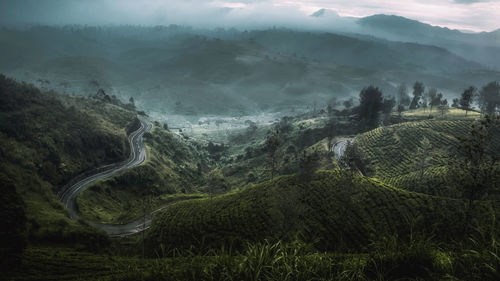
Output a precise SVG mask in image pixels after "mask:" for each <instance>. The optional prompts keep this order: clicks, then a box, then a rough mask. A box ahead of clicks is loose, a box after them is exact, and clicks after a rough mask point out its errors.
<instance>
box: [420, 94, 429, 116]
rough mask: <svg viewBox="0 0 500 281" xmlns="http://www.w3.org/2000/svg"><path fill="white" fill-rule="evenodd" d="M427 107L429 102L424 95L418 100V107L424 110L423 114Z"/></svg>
mask: <svg viewBox="0 0 500 281" xmlns="http://www.w3.org/2000/svg"><path fill="white" fill-rule="evenodd" d="M428 105H429V100H428V98H427V95H426V94H424V95H422V98H421V99H420V104H419V106H420V107H422V108H423V109H424V112H425V110H426V109H427V106H428Z"/></svg>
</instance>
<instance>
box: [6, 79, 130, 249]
mask: <svg viewBox="0 0 500 281" xmlns="http://www.w3.org/2000/svg"><path fill="white" fill-rule="evenodd" d="M134 120H135V113H134V112H131V111H127V110H124V109H122V108H119V107H116V106H114V105H110V104H105V103H102V102H100V101H97V100H93V99H85V98H72V97H67V96H59V95H57V94H56V93H47V92H43V91H40V90H39V89H37V88H35V87H33V86H32V85H28V84H21V83H17V82H15V81H14V80H11V79H9V78H6V77H4V76H0V121H1V122H0V142H1V143H2V146H0V159H1V161H0V178H1V179H2V180H6V181H8V182H9V183H11V184H13V185H14V186H15V189H16V191H17V193H19V194H20V196H21V198H22V200H23V201H24V203H25V212H26V216H27V219H28V223H27V232H28V235H29V237H30V241H38V240H42V241H45V240H50V241H58V242H64V241H67V242H70V241H73V243H75V242H78V241H79V242H83V243H87V244H92V243H94V242H93V241H92V239H89V238H88V237H87V238H85V239H80V238H81V237H80V236H81V235H87V234H88V235H93V234H92V233H93V230H91V229H90V228H88V226H86V225H85V224H81V223H79V222H75V221H72V220H70V219H69V218H68V216H67V213H66V211H65V210H64V207H63V206H62V204H61V203H60V202H59V199H58V198H57V196H56V193H57V192H58V191H59V189H60V188H61V187H62V185H63V184H65V183H66V182H67V181H68V180H69V179H71V178H72V177H74V176H76V175H78V174H79V173H81V172H83V171H86V170H88V169H91V168H95V167H98V166H102V165H105V164H109V163H114V162H118V161H121V160H125V159H126V158H127V157H128V153H129V146H128V143H127V138H126V135H127V129H131V128H129V127H130V126H132V125H133V124H134ZM1 186H2V187H3V186H5V185H4V184H2V185H1ZM85 233H87V234H85ZM79 237H80V238H79ZM85 240H87V241H85ZM91 247H98V244H95V245H92V246H91Z"/></svg>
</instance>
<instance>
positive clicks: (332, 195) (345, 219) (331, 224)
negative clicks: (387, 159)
mask: <svg viewBox="0 0 500 281" xmlns="http://www.w3.org/2000/svg"><path fill="white" fill-rule="evenodd" d="M461 206H462V203H461V201H458V200H447V199H441V198H438V197H432V196H427V195H423V194H418V193H412V192H407V191H403V190H400V189H396V188H393V187H391V186H388V185H385V184H383V183H381V182H379V181H376V180H372V179H368V178H361V177H357V176H356V177H354V178H352V177H351V176H349V175H348V174H346V173H341V172H339V171H320V172H318V173H316V175H315V176H314V177H313V179H312V180H311V181H310V182H309V183H306V182H301V181H300V180H298V179H297V177H295V176H282V177H279V178H278V179H276V180H274V181H268V182H265V183H262V184H258V185H255V186H249V187H247V188H246V189H244V190H242V191H239V192H237V193H232V194H227V195H223V196H219V197H216V198H214V199H213V200H209V199H197V200H191V201H189V202H180V203H178V204H176V205H174V206H171V207H170V208H168V209H166V210H165V211H163V212H162V213H160V214H158V215H157V216H156V217H155V218H154V221H153V226H152V228H151V229H150V230H149V232H148V234H147V235H148V240H149V243H151V245H163V246H162V247H165V248H169V247H171V245H175V246H176V247H180V246H184V247H187V246H190V245H193V246H195V247H201V248H203V247H207V246H208V247H212V246H215V247H219V246H220V245H221V244H224V243H227V244H232V245H233V246H238V245H242V244H243V245H244V243H245V241H260V240H263V239H265V238H271V237H282V238H283V237H285V238H286V237H290V236H294V235H295V234H296V233H297V231H299V233H301V237H302V239H306V240H307V241H315V246H316V247H318V249H325V250H326V249H330V250H331V249H337V248H338V247H343V246H346V245H347V246H349V247H351V249H356V248H360V247H363V246H362V245H366V243H367V242H368V241H370V239H371V238H373V237H375V236H380V235H384V234H388V233H393V234H394V233H399V234H401V235H404V234H408V233H409V231H410V230H409V228H410V225H411V224H412V223H413V226H414V227H415V229H420V230H421V231H429V232H430V231H433V230H438V229H447V230H451V229H454V227H456V226H455V225H454V223H456V222H457V221H458V220H459V219H460V212H457V210H460V209H461V208H462V207H461ZM448 233H449V232H448ZM439 234H440V232H439V231H437V232H435V235H439Z"/></svg>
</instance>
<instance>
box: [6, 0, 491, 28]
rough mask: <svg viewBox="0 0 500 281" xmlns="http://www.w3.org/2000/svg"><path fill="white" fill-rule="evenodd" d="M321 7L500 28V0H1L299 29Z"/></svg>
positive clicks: (42, 11)
mask: <svg viewBox="0 0 500 281" xmlns="http://www.w3.org/2000/svg"><path fill="white" fill-rule="evenodd" d="M322 8H325V9H331V10H333V11H336V12H337V13H338V14H339V15H340V16H342V17H365V16H370V15H373V14H389V15H399V16H404V17H407V18H411V19H415V20H419V21H421V22H424V23H428V24H432V25H437V26H443V27H448V28H451V29H459V30H468V31H476V32H479V31H493V30H496V29H499V28H500V0H378V1H374V0H351V1H346V0H297V1H295V0H142V1H139V0H0V22H2V23H29V24H89V25H94V24H142V25H158V24H165V25H166V24H182V25H192V26H202V27H231V26H234V27H253V26H258V27H260V26H291V27H297V26H308V25H314V24H318V23H317V22H316V23H313V19H311V17H309V15H310V14H312V13H314V12H315V11H317V10H319V9H322ZM331 15H335V13H332V14H331Z"/></svg>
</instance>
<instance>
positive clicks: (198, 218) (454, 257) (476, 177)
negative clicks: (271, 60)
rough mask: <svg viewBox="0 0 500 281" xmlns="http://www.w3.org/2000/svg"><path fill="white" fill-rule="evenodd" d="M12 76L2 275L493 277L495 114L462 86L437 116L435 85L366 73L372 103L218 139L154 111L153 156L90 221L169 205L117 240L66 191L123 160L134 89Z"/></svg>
mask: <svg viewBox="0 0 500 281" xmlns="http://www.w3.org/2000/svg"><path fill="white" fill-rule="evenodd" d="M0 78H1V81H0V82H1V83H0V94H1V95H0V96H1V100H0V106H1V111H0V114H1V115H0V117H1V121H2V122H1V123H2V124H1V125H0V126H1V127H0V129H1V131H0V137H1V140H2V144H3V146H2V148H1V150H0V156H1V157H2V162H1V164H0V165H1V168H2V169H1V172H0V181H1V183H2V188H3V194H4V196H3V197H2V200H3V201H2V202H1V203H2V204H1V206H2V219H3V220H5V221H6V222H5V225H6V226H8V231H3V232H0V235H2V244H1V251H2V254H5V255H6V256H7V255H8V256H9V259H8V261H9V262H10V265H15V266H10V265H9V264H7V266H6V267H4V268H5V269H3V272H5V276H7V278H8V277H9V276H12V277H13V279H14V280H40V279H43V280H50V279H85V280H92V279H100V280H117V279H118V280H162V279H166V280H373V279H378V280H396V279H401V278H415V279H419V278H420V279H425V280H450V279H451V280H454V279H465V280H488V279H491V280H493V279H495V278H498V272H500V260H499V259H498V254H499V253H500V251H499V248H498V245H497V239H498V237H499V236H498V231H499V229H498V226H497V224H496V222H495V218H496V216H498V206H497V205H498V203H497V202H498V201H497V200H496V195H495V192H496V191H497V188H498V186H497V183H498V179H497V177H498V174H500V173H498V163H497V162H496V159H497V158H496V157H497V154H498V147H499V145H500V143H499V141H498V140H499V138H498V134H499V133H500V130H499V129H498V121H499V120H498V118H497V117H495V116H493V117H486V118H482V119H480V120H478V119H477V118H478V115H479V113H477V112H475V110H476V109H475V108H473V107H472V105H471V104H472V103H469V102H468V101H467V95H463V97H462V102H461V101H458V102H457V107H460V108H462V109H463V110H459V109H452V110H450V109H446V110H442V111H441V110H440V111H437V110H436V108H434V112H435V113H434V114H435V115H432V112H433V111H432V109H431V108H430V106H431V105H430V104H431V103H432V104H433V106H436V107H438V108H439V107H440V106H441V109H442V108H446V107H447V102H446V103H445V102H444V100H443V97H442V95H440V94H439V93H438V92H437V91H434V90H432V89H430V90H429V91H427V93H425V92H424V85H423V83H420V82H417V83H415V85H414V95H413V99H412V98H410V97H409V96H408V98H406V99H405V101H404V102H403V101H401V99H399V98H398V100H395V99H394V98H392V97H388V96H384V95H383V93H382V92H381V90H380V89H378V88H375V87H366V88H364V89H363V90H362V91H361V93H360V100H359V105H357V104H356V105H354V104H353V101H352V100H351V101H349V100H347V101H344V102H343V103H342V104H343V106H344V108H343V109H342V110H339V106H340V105H339V102H337V101H335V100H330V101H329V103H328V107H327V108H326V110H323V109H320V110H316V109H314V110H313V111H312V112H308V113H303V114H297V115H296V116H294V117H283V118H281V120H280V121H279V122H276V123H274V124H269V125H264V126H261V125H259V126H257V125H256V124H252V122H248V125H249V126H248V128H245V129H243V130H239V131H237V132H236V133H235V134H233V135H229V136H227V138H226V139H223V141H221V142H220V143H214V142H211V141H208V142H201V141H198V140H197V139H196V138H190V137H189V136H186V135H184V134H182V133H179V134H175V133H173V132H171V131H169V130H168V126H167V125H163V126H161V125H160V124H159V123H157V122H155V126H154V128H153V130H152V131H151V132H150V133H148V134H146V135H145V136H144V138H145V143H146V145H147V153H148V160H147V161H146V163H144V164H143V165H141V166H139V167H136V168H133V169H131V170H129V171H127V172H125V173H123V174H120V175H118V176H116V177H113V178H110V179H107V180H104V181H101V182H99V183H97V184H96V185H94V186H92V187H90V188H89V189H88V190H86V191H85V192H83V193H82V194H81V195H80V196H79V198H78V205H79V209H80V212H81V214H82V217H83V218H84V219H85V220H89V221H98V222H105V223H126V222H130V221H132V220H136V219H138V218H139V217H141V216H143V215H144V214H145V213H149V212H151V211H153V210H155V209H157V208H160V207H166V206H168V208H165V209H164V210H163V211H160V212H158V213H157V214H156V215H155V216H154V218H153V225H152V227H151V228H150V229H149V230H148V231H147V232H145V233H143V235H144V236H142V235H140V236H132V237H128V238H120V239H113V240H110V239H109V238H108V237H106V236H105V235H104V234H103V233H101V232H99V231H97V230H96V229H94V228H93V227H91V226H89V225H88V223H86V222H85V221H83V220H80V221H72V220H70V219H69V218H68V215H67V213H66V211H65V210H64V207H63V206H62V205H61V204H60V203H59V201H58V199H57V197H56V193H57V191H58V190H59V188H60V187H61V186H62V185H63V184H64V183H66V182H67V181H68V180H69V179H71V178H72V177H74V176H75V175H78V174H79V173H81V172H83V171H85V170H88V169H90V168H94V167H97V166H100V165H104V164H107V163H112V162H117V161H121V160H123V159H125V158H126V157H127V155H128V152H129V151H128V144H127V140H126V134H127V133H130V132H131V131H133V130H134V129H135V126H137V120H136V119H135V112H134V111H133V109H134V107H133V99H131V100H130V101H129V103H128V104H125V103H122V102H118V101H117V100H115V99H116V97H114V98H113V97H109V96H108V98H106V94H105V93H104V92H100V94H99V93H98V95H96V96H91V97H88V98H82V97H68V96H61V95H59V94H56V93H50V92H45V91H40V90H39V89H37V88H35V87H33V86H31V85H27V84H21V83H17V82H15V81H13V80H11V79H7V78H5V77H3V76H2V77H0ZM490 84H491V85H493V84H494V83H493V84H492V83H490ZM490 84H488V85H490ZM493 86H494V85H493ZM493 86H491V87H493ZM485 87H486V86H485ZM488 87H489V86H488ZM467 91H473V90H472V89H467V90H466V91H464V92H467ZM372 95H375V96H372ZM493 96H494V95H493ZM494 97H496V96H494ZM429 100H430V101H429ZM432 100H433V101H434V103H433V102H432ZM412 102H413V106H414V107H415V108H414V109H411V110H409V107H410V106H411V105H412ZM396 104H397V105H398V108H399V109H401V110H399V109H398V111H399V112H398V113H397V114H396V113H393V109H394V107H395V106H396ZM490 104H494V107H495V110H496V108H497V107H498V106H497V105H496V103H495V98H491V99H489V101H488V102H486V103H483V105H484V106H483V108H484V110H483V111H484V112H487V111H488V106H486V105H490ZM490 107H491V106H490ZM438 112H439V114H438ZM465 115H467V117H466V116H465ZM424 119H425V120H424ZM381 124H382V125H384V126H383V127H378V128H376V129H373V130H372V128H373V127H377V126H379V125H381ZM353 135H356V137H355V138H354V144H355V147H356V148H355V149H354V148H352V146H350V145H348V147H347V149H346V152H345V153H346V154H347V155H348V156H349V157H340V158H337V159H336V158H335V157H334V156H336V157H338V155H335V153H334V152H333V151H332V148H333V144H334V143H335V142H336V141H337V140H344V139H349V138H350V136H353ZM228 144H234V145H228ZM351 153H352V154H351ZM365 165H366V166H365ZM361 166H363V167H361ZM318 168H321V170H320V171H317V172H315V170H317V169H318ZM486 170H487V171H486ZM359 171H363V172H362V174H363V175H364V176H363V175H360V174H359ZM367 171H372V172H371V173H369V172H367ZM453 174H456V175H458V174H459V175H461V176H460V177H455V178H456V179H457V180H455V181H454V180H452V179H451V177H450V175H453ZM220 193H225V194H220ZM139 246H141V247H139ZM24 248H26V249H25V250H24V251H23V249H24ZM140 249H145V251H144V254H143V255H144V257H143V258H138V257H137V256H138V255H140V253H141V252H142V251H141V250H140Z"/></svg>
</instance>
